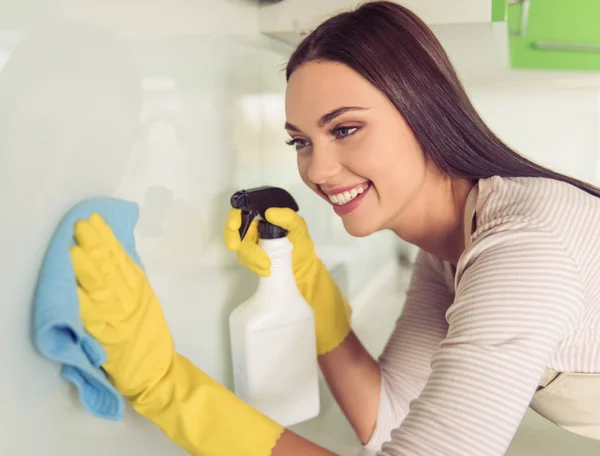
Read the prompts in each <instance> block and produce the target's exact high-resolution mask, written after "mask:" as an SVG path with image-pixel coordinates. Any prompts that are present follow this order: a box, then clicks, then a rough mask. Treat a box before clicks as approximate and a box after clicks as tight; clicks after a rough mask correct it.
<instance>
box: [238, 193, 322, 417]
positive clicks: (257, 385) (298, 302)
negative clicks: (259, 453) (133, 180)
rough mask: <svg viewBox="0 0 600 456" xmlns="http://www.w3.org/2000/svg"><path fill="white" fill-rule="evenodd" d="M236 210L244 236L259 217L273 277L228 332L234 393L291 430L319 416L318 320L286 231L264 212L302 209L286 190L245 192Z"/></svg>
mask: <svg viewBox="0 0 600 456" xmlns="http://www.w3.org/2000/svg"><path fill="white" fill-rule="evenodd" d="M231 206H232V207H234V208H237V209H241V211H242V225H241V227H240V237H241V238H242V239H243V238H244V236H245V235H246V233H247V231H248V228H249V227H250V224H251V223H252V221H253V219H255V218H256V217H259V224H258V232H259V247H260V248H262V249H263V250H264V251H265V253H266V254H267V255H268V256H269V258H270V259H271V274H270V276H269V277H260V279H259V284H258V288H257V291H256V293H255V294H254V295H253V296H252V297H250V299H248V300H247V301H245V302H244V303H242V304H241V305H239V306H238V307H237V308H236V309H234V311H233V312H232V313H231V315H230V318H229V328H230V334H231V349H232V358H233V376H234V388H235V394H236V395H237V396H238V397H239V398H241V399H242V400H244V401H245V402H246V403H248V404H250V405H251V406H253V407H254V408H256V409H257V410H259V411H260V412H262V413H264V414H265V415H267V416H268V417H269V418H271V419H273V420H275V421H276V422H278V423H279V424H281V425H283V426H285V427H287V426H291V425H293V424H296V423H299V422H302V421H306V420H308V419H311V418H314V417H315V416H317V415H318V414H319V407H320V404H319V385H318V379H319V377H318V375H319V372H318V363H317V348H316V337H315V324H314V315H313V311H312V308H311V307H310V305H309V304H308V303H307V302H306V301H305V300H304V298H303V297H302V295H301V294H300V292H299V291H298V287H297V286H296V282H295V281H294V275H293V271H292V248H293V246H292V243H291V242H290V241H289V240H288V238H287V231H286V230H285V229H283V228H281V227H279V226H276V225H273V224H271V223H268V222H267V221H266V219H265V211H266V210H267V209H269V208H271V207H287V208H290V209H293V210H294V211H298V205H297V204H296V201H294V199H293V198H292V196H291V195H290V194H289V193H288V192H286V191H285V190H283V189H281V188H277V187H259V188H254V189H250V190H241V191H239V192H236V193H235V194H234V195H233V196H232V197H231Z"/></svg>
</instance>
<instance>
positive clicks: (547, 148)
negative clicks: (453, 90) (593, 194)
mask: <svg viewBox="0 0 600 456" xmlns="http://www.w3.org/2000/svg"><path fill="white" fill-rule="evenodd" d="M469 95H470V97H471V100H472V101H473V103H474V104H475V107H476V108H477V110H478V111H479V113H480V114H481V115H482V117H483V119H484V120H485V121H486V122H487V124H488V125H489V126H490V127H491V128H492V130H493V131H494V132H495V133H496V134H497V135H498V136H499V137H500V138H501V139H503V140H504V141H505V142H506V143H507V144H508V145H509V146H511V147H513V148H514V149H515V150H516V151H517V152H519V153H521V154H523V155H525V156H527V157H528V158H530V159H532V160H534V161H536V162H538V163H540V164H542V165H544V166H548V167H551V168H553V169H554V170H556V171H559V172H561V173H566V174H568V175H571V176H574V177H577V178H579V179H583V180H586V181H588V182H591V183H593V184H595V185H600V90H598V89H593V88H581V89H551V88H549V87H547V86H540V87H538V88H533V87H531V86H528V87H526V88H525V87H519V86H506V87H496V88H494V89H485V88H478V89H473V90H471V91H470V93H469Z"/></svg>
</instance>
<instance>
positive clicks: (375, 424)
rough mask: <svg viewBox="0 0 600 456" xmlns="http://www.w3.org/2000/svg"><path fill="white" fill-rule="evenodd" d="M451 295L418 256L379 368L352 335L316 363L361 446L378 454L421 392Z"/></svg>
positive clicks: (440, 275)
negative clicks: (402, 306) (400, 312)
mask: <svg viewBox="0 0 600 456" xmlns="http://www.w3.org/2000/svg"><path fill="white" fill-rule="evenodd" d="M453 298H454V294H453V293H452V291H451V290H450V288H449V287H448V284H447V283H446V282H445V281H444V269H443V264H442V262H441V261H439V260H437V259H435V258H434V257H432V256H431V255H429V254H427V253H425V252H420V253H419V255H418V256H417V260H416V263H415V266H414V270H413V275H412V277H411V282H410V286H409V288H408V291H407V296H406V302H405V305H404V310H403V312H402V315H401V317H400V318H399V319H398V321H397V323H396V328H395V330H394V333H393V334H392V336H391V338H390V340H389V341H388V343H387V345H386V347H385V349H384V351H383V354H382V356H381V358H380V360H379V362H378V361H377V360H375V359H373V357H372V356H371V355H370V354H369V353H368V352H367V350H366V349H365V348H364V346H363V345H362V343H361V342H360V340H359V339H358V338H357V336H356V335H355V334H354V332H351V333H350V334H349V336H348V337H347V338H346V339H345V340H344V342H343V343H342V344H341V345H339V346H338V347H337V348H335V349H334V350H332V351H331V352H329V353H327V354H325V355H322V356H320V357H319V364H320V366H321V370H322V372H323V374H324V376H325V378H326V380H327V384H328V385H329V388H330V390H331V392H332V394H333V396H334V397H335V399H336V401H337V402H338V404H339V406H340V408H341V409H342V411H343V412H344V414H345V415H346V418H347V419H348V421H349V422H350V424H351V425H352V427H353V428H354V430H355V432H356V434H357V436H358V437H359V439H360V440H361V442H362V443H363V444H367V442H369V441H370V442H369V444H368V446H369V448H370V449H373V450H377V449H379V448H380V447H381V445H382V444H383V442H384V441H386V440H388V439H389V438H390V433H391V431H392V429H393V428H395V427H397V426H398V425H399V424H400V423H401V422H402V420H403V419H404V417H405V416H406V414H407V413H408V409H409V404H410V402H411V401H412V400H413V399H414V398H416V397H417V396H418V395H419V393H420V392H421V390H422V388H423V386H424V385H425V382H426V381H427V377H428V375H429V372H430V370H431V369H430V363H431V356H432V355H433V353H434V351H435V350H436V349H437V347H438V346H439V343H440V341H441V340H442V339H443V338H444V337H445V335H446V331H447V323H446V320H445V312H446V310H447V309H448V307H449V306H450V305H451V304H452V301H453Z"/></svg>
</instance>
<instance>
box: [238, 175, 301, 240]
mask: <svg viewBox="0 0 600 456" xmlns="http://www.w3.org/2000/svg"><path fill="white" fill-rule="evenodd" d="M231 207H233V208H235V209H240V210H241V211H242V225H241V226H240V238H241V239H244V236H246V233H247V232H248V228H250V224H251V223H252V221H253V220H254V219H255V218H256V216H258V215H260V216H261V218H262V219H263V220H261V221H260V223H259V235H260V237H261V238H263V239H275V238H281V237H285V236H286V235H287V231H286V230H284V229H283V228H281V227H278V226H276V225H273V224H271V223H268V222H267V221H266V217H265V212H266V211H267V209H269V208H272V207H287V208H290V209H293V210H294V211H296V212H298V204H297V203H296V201H295V200H294V198H293V197H292V195H290V194H289V193H288V192H287V191H285V190H284V189H282V188H279V187H268V186H267V187H257V188H252V189H250V190H240V191H239V192H235V193H234V194H233V195H232V196H231Z"/></svg>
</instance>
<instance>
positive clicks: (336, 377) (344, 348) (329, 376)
mask: <svg viewBox="0 0 600 456" xmlns="http://www.w3.org/2000/svg"><path fill="white" fill-rule="evenodd" d="M319 365H320V366H321V371H322V372H323V375H324V376H325V379H326V380H327V384H328V385H329V389H330V390H331V393H332V394H333V397H334V398H335V400H336V401H337V403H338V404H339V406H340V408H341V409H342V411H343V412H344V415H346V417H347V418H348V420H349V421H350V424H351V425H352V427H353V428H354V431H355V432H356V435H357V436H358V438H359V439H360V440H361V442H362V443H363V444H364V443H366V442H368V441H369V439H370V438H371V435H372V434H373V429H374V428H375V423H376V421H377V411H378V410H379V389H380V385H381V373H380V371H379V365H378V364H377V361H375V360H374V359H373V357H372V356H371V355H370V354H369V352H367V350H366V349H365V347H364V346H363V345H362V344H361V342H360V340H358V338H357V337H356V334H354V332H350V334H349V335H348V337H346V339H345V340H344V342H342V344H341V345H339V346H338V347H336V348H335V349H334V350H333V351H331V352H329V353H327V354H325V355H322V356H320V357H319Z"/></svg>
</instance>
